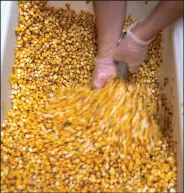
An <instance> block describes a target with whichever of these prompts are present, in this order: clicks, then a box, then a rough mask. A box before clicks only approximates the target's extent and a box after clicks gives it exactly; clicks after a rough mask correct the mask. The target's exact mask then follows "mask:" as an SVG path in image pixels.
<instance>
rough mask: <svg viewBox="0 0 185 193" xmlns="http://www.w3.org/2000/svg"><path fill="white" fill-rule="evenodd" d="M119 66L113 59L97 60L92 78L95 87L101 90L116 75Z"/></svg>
mask: <svg viewBox="0 0 185 193" xmlns="http://www.w3.org/2000/svg"><path fill="white" fill-rule="evenodd" d="M116 71H117V65H116V63H115V62H114V61H113V60H112V59H101V60H97V59H95V69H94V72H93V77H92V84H93V87H95V88H97V89H100V88H103V87H104V86H105V84H106V83H107V81H108V79H109V78H111V77H112V76H114V75H115V74H116Z"/></svg>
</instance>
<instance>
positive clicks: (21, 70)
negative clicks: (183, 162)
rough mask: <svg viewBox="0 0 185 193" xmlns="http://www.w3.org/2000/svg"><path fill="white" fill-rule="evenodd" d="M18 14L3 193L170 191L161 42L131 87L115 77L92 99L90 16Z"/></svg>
mask: <svg viewBox="0 0 185 193" xmlns="http://www.w3.org/2000/svg"><path fill="white" fill-rule="evenodd" d="M19 8H20V16H19V26H18V27H16V32H17V47H16V49H15V64H14V67H13V74H12V75H11V78H10V83H11V86H12V95H11V100H12V109H11V110H10V111H9V112H8V113H7V116H6V119H5V122H4V123H3V125H2V127H3V128H2V131H1V137H2V138H1V140H2V153H1V168H2V170H1V180H2V181H1V190H2V192H53V193H54V192H175V191H176V188H177V167H176V158H175V156H176V152H175V151H173V149H172V148H171V147H170V143H169V142H170V139H169V138H168V137H164V135H163V128H164V123H163V122H164V121H163V116H164V115H163V114H164V107H163V106H162V102H161V96H160V92H159V88H158V87H159V85H158V71H159V65H160V64H161V62H162V60H161V50H160V49H161V34H159V35H158V36H157V37H156V39H155V40H154V41H153V42H152V43H151V44H150V46H149V51H148V58H147V59H146V60H145V61H144V62H143V63H142V65H141V67H140V68H139V71H138V72H137V73H135V74H132V75H129V81H124V80H115V79H114V77H113V78H111V79H110V80H109V81H108V83H107V85H106V86H105V87H104V88H103V89H101V90H99V91H95V90H92V89H91V88H90V86H89V83H90V81H91V77H92V70H93V68H94V66H93V60H94V56H95V54H96V30H95V21H94V16H93V15H91V14H89V13H87V12H84V11H82V12H81V13H80V14H76V13H75V12H74V11H73V10H72V9H70V7H69V6H67V9H54V8H50V7H47V5H46V4H45V3H43V2H36V1H32V2H22V1H21V2H20V4H19ZM131 23H133V20H132V18H131V17H130V16H129V17H127V19H126V24H125V28H126V27H127V26H128V25H130V24H131Z"/></svg>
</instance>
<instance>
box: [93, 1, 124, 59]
mask: <svg viewBox="0 0 185 193" xmlns="http://www.w3.org/2000/svg"><path fill="white" fill-rule="evenodd" d="M93 3H94V10H95V16H96V26H97V32H98V55H99V56H102V57H109V56H110V55H111V50H113V49H114V48H115V47H116V46H117V41H118V39H119V38H120V35H121V31H122V29H123V26H124V21H125V14H126V1H94V2H93Z"/></svg>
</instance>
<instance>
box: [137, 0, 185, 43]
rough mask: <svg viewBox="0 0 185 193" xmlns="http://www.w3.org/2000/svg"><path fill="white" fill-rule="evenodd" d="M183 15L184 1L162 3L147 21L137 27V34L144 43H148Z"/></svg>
mask: <svg viewBox="0 0 185 193" xmlns="http://www.w3.org/2000/svg"><path fill="white" fill-rule="evenodd" d="M183 13H184V2H183V1H160V2H159V3H158V5H157V6H156V7H155V8H154V9H153V11H152V12H151V14H150V15H149V16H148V17H147V19H146V21H144V22H143V23H141V24H138V25H137V26H136V28H135V34H136V36H137V37H139V38H140V39H142V40H143V41H148V40H150V39H152V38H153V37H155V36H156V35H157V34H158V33H159V32H161V31H162V30H163V29H165V28H166V27H167V26H169V25H170V24H172V23H173V22H175V21H176V20H178V19H179V18H181V17H182V16H183Z"/></svg>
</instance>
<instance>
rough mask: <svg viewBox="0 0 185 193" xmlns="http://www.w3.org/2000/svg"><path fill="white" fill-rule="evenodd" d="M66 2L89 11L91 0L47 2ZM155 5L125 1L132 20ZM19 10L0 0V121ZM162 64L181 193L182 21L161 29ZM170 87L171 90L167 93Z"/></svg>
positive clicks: (3, 114)
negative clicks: (87, 2)
mask: <svg viewBox="0 0 185 193" xmlns="http://www.w3.org/2000/svg"><path fill="white" fill-rule="evenodd" d="M66 3H69V4H71V7H72V8H73V9H74V10H75V11H76V12H79V11H80V10H82V9H83V10H86V11H89V12H91V13H93V8H92V3H89V4H86V2H85V1H50V2H49V3H48V4H49V5H52V6H54V7H58V6H60V7H64V6H65V4H66ZM156 4H157V1H148V4H145V1H128V9H127V12H128V14H131V15H132V16H133V17H134V18H135V19H143V18H145V17H146V16H147V15H148V14H149V13H150V11H151V10H152V9H153V8H154V6H155V5H156ZM18 15H19V10H18V6H17V2H16V1H2V4H1V30H2V31H1V33H2V36H1V100H2V102H5V103H6V108H5V109H1V121H3V119H4V117H5V114H6V113H7V111H8V109H10V108H11V104H10V100H9V96H10V85H9V76H10V74H11V73H12V66H13V64H14V48H15V46H16V36H15V31H14V29H15V27H16V25H17V22H18ZM163 44H164V46H163V47H164V49H163V64H162V65H161V71H160V80H161V84H163V81H164V78H168V79H169V84H168V85H167V86H166V87H165V88H164V93H165V94H166V95H167V97H168V101H169V102H170V103H171V105H173V130H174V139H175V140H176V141H177V148H178V156H177V160H178V192H183V170H184V168H183V161H182V160H183V20H182V19H181V20H179V21H178V22H176V23H175V25H173V26H170V27H168V28H167V29H165V30H164V38H163ZM172 90H173V92H171V91H172Z"/></svg>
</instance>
